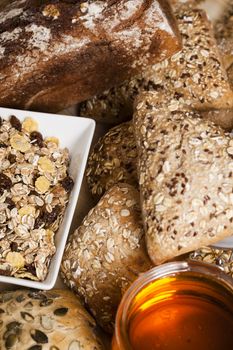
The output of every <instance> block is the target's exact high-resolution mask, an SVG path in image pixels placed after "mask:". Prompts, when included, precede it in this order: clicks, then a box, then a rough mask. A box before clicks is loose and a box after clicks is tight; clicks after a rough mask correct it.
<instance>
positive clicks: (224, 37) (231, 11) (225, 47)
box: [214, 0, 233, 69]
mask: <svg viewBox="0 0 233 350" xmlns="http://www.w3.org/2000/svg"><path fill="white" fill-rule="evenodd" d="M227 3H228V4H227V6H226V9H225V11H224V13H223V15H222V16H221V18H220V19H219V20H218V21H217V22H216V23H215V26H214V30H215V37H216V39H217V43H218V45H219V49H220V52H221V54H222V58H223V62H224V65H225V67H226V69H228V68H229V67H230V66H231V64H233V26H232V16H233V2H232V0H228V1H227Z"/></svg>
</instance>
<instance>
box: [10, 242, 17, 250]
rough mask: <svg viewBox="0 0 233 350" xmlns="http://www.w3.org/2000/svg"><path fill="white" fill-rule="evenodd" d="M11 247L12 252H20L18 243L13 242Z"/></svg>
mask: <svg viewBox="0 0 233 350" xmlns="http://www.w3.org/2000/svg"><path fill="white" fill-rule="evenodd" d="M10 247H11V251H12V252H17V251H18V244H17V243H16V242H11V244H10Z"/></svg>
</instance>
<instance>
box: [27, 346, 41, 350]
mask: <svg viewBox="0 0 233 350" xmlns="http://www.w3.org/2000/svg"><path fill="white" fill-rule="evenodd" d="M28 350H42V346H41V345H32V346H31V347H30V348H28Z"/></svg>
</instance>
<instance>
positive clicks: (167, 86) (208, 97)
mask: <svg viewBox="0 0 233 350" xmlns="http://www.w3.org/2000/svg"><path fill="white" fill-rule="evenodd" d="M175 15H176V18H177V21H178V27H179V30H180V32H181V37H182V39H183V50H182V51H181V52H179V53H177V54H175V55H174V56H172V57H171V58H170V59H167V60H165V61H164V62H162V63H160V64H157V65H153V66H152V67H149V68H148V69H147V70H146V71H145V72H144V74H143V75H142V76H139V77H138V78H136V79H133V80H131V81H130V82H129V83H126V84H123V85H121V86H120V87H118V88H113V89H111V90H110V92H109V93H105V94H104V95H102V96H100V97H98V98H94V99H93V100H89V101H88V102H84V103H82V104H81V107H80V114H81V115H82V116H91V117H93V118H95V119H96V120H98V121H105V122H111V123H113V122H115V123H118V122H119V117H118V116H120V121H123V120H127V119H129V118H130V117H131V116H132V113H133V101H134V99H135V97H136V96H137V95H138V93H139V92H140V91H142V90H150V91H155V92H156V94H157V101H158V103H160V102H161V101H163V103H164V104H167V107H168V108H169V110H171V111H172V110H174V109H176V108H177V106H180V108H182V106H184V105H186V106H188V107H189V108H191V109H193V108H196V109H198V110H208V109H211V110H212V109H221V110H222V109H223V110H224V109H228V110H229V109H231V108H232V106H233V93H232V90H231V88H230V85H229V82H228V79H227V74H226V71H225V69H224V67H223V65H222V62H221V56H220V54H219V51H218V47H217V43H216V41H215V39H214V36H213V30H212V26H211V23H210V22H209V20H208V19H207V17H206V14H205V12H204V11H202V10H199V9H192V8H190V7H189V5H187V4H186V5H183V6H182V7H179V10H177V12H176V13H175ZM227 113H228V112H227ZM228 117H229V114H227V115H226V116H225V117H224V111H222V112H221V118H220V119H218V118H216V119H215V121H216V123H218V124H219V125H221V126H223V127H224V123H225V122H226V120H227V118H228ZM232 126H233V117H232V118H231V127H232Z"/></svg>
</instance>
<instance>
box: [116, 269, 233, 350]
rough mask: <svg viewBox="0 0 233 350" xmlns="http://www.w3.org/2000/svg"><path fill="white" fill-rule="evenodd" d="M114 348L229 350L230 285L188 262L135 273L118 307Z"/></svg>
mask: <svg viewBox="0 0 233 350" xmlns="http://www.w3.org/2000/svg"><path fill="white" fill-rule="evenodd" d="M112 349H114V350H129V349H132V350H157V349H159V350H230V349H231V350H233V283H232V279H231V278H229V277H228V276H226V275H225V274H224V273H223V272H221V270H219V269H218V268H215V267H213V266H211V265H207V264H200V263H194V262H190V263H187V262H177V263H169V264H165V265H163V266H161V267H159V268H155V269H152V270H151V271H149V272H148V273H146V274H145V275H144V276H142V277H140V278H139V279H138V280H137V281H136V282H135V283H134V284H133V285H132V286H131V288H130V289H129V291H128V292H127V293H126V295H125V296H124V298H123V300H122V302H121V305H120V307H119V310H118V314H117V320H116V330H115V337H114V340H113V345H112Z"/></svg>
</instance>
